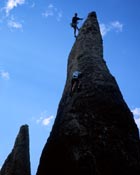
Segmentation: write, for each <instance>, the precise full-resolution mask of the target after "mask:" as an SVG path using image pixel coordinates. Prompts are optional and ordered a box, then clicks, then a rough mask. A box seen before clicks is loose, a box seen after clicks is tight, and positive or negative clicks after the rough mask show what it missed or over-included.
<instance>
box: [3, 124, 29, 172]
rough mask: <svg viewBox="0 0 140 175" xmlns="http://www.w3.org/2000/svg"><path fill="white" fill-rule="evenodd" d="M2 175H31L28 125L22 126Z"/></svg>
mask: <svg viewBox="0 0 140 175" xmlns="http://www.w3.org/2000/svg"><path fill="white" fill-rule="evenodd" d="M0 175H31V173H30V156H29V131H28V125H23V126H21V128H20V131H19V133H18V135H17V138H16V140H15V144H14V147H13V149H12V152H11V153H10V154H9V155H8V157H7V159H6V160H5V162H4V164H3V166H2V168H1V171H0Z"/></svg>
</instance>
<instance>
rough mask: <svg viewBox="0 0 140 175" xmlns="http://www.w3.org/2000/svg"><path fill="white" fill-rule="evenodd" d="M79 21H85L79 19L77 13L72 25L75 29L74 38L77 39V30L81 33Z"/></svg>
mask: <svg viewBox="0 0 140 175" xmlns="http://www.w3.org/2000/svg"><path fill="white" fill-rule="evenodd" d="M79 20H83V18H79V17H78V14H77V13H75V15H74V16H73V18H72V23H71V27H73V29H74V36H75V38H76V30H78V31H79V28H78V26H77V24H78V21H79Z"/></svg>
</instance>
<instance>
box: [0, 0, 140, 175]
mask: <svg viewBox="0 0 140 175" xmlns="http://www.w3.org/2000/svg"><path fill="white" fill-rule="evenodd" d="M139 7H140V1H139V0H86V1H85V0H71V1H65V0H40V1H38V0H0V48H1V49H0V50H1V51H0V106H1V109H0V119H1V127H0V138H1V140H2V143H1V145H0V166H2V164H3V162H4V160H5V159H6V157H7V156H8V154H9V153H10V152H11V150H12V147H13V144H14V141H15V138H16V136H17V133H18V131H19V127H20V126H21V125H23V124H28V125H29V129H30V142H31V143H30V152H31V168H32V175H34V174H35V172H36V169H37V165H38V161H39V157H40V154H41V151H42V149H43V146H44V144H45V143H46V140H47V137H48V135H49V133H50V130H51V127H52V124H53V122H54V119H55V116H56V112H57V107H58V103H59V101H60V98H61V95H62V92H63V88H64V84H65V79H66V68H67V58H68V55H69V52H70V50H71V48H72V45H73V43H74V41H75V39H74V37H73V30H72V28H71V27H70V23H71V18H72V16H73V14H74V13H75V12H77V13H78V14H79V16H80V17H82V18H84V20H85V19H86V17H87V15H88V13H89V12H91V11H96V13H97V17H98V21H99V23H100V29H101V32H102V36H103V44H104V58H105V60H106V63H107V66H108V68H109V69H110V72H111V73H112V75H114V76H115V78H116V80H117V82H118V85H119V87H120V89H121V92H122V94H123V97H124V100H125V101H126V103H127V104H128V106H129V108H130V109H131V111H132V112H133V113H134V116H135V121H136V123H137V125H138V127H139V128H140V100H139V96H140V82H139V75H140V68H139V67H140V66H139V65H140V59H139V50H140V34H139V31H140V24H139V18H140V11H139ZM84 20H83V21H84ZM83 21H81V22H80V23H79V26H81V25H82V23H83Z"/></svg>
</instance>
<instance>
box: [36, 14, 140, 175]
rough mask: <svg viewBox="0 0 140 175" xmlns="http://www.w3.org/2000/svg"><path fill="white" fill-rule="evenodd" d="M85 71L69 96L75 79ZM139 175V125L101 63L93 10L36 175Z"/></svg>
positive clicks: (71, 63) (73, 56) (80, 37)
mask: <svg viewBox="0 0 140 175" xmlns="http://www.w3.org/2000/svg"><path fill="white" fill-rule="evenodd" d="M75 70H79V71H80V72H82V76H81V78H80V82H81V87H80V90H79V91H78V92H75V93H74V94H73V95H72V96H70V90H71V76H72V73H73V72H74V71H75ZM56 173H57V174H61V175H132V174H133V175H138V174H140V146H139V134H138V129H137V126H136V124H135V122H134V119H133V115H132V113H131V111H130V110H129V108H128V106H127V104H126V103H125V101H124V99H123V96H122V94H121V92H120V89H119V87H118V85H117V82H116V80H115V78H114V77H113V76H112V75H111V73H110V71H109V70H108V68H107V65H106V62H105V60H104V59H103V44H102V37H101V33H100V29H99V25H98V21H97V17H96V13H95V12H91V13H90V14H89V15H88V17H87V19H86V21H85V22H84V24H83V26H82V28H81V29H80V31H79V35H78V37H77V39H76V41H75V43H74V45H73V47H72V50H71V52H70V55H69V58H68V66H67V79H66V84H65V88H64V91H63V95H62V98H61V100H60V104H59V107H58V111H57V116H56V120H55V123H54V125H53V128H52V131H51V133H50V137H49V138H48V140H47V143H46V145H45V146H44V149H43V151H42V155H41V158H40V163H39V166H38V170H37V175H56Z"/></svg>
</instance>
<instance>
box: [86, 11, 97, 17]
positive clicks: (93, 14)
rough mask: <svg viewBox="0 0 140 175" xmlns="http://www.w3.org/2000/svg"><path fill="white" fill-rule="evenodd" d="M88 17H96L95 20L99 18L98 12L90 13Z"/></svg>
mask: <svg viewBox="0 0 140 175" xmlns="http://www.w3.org/2000/svg"><path fill="white" fill-rule="evenodd" d="M88 17H94V18H97V15H96V12H95V11H93V12H90V13H89V14H88Z"/></svg>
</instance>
